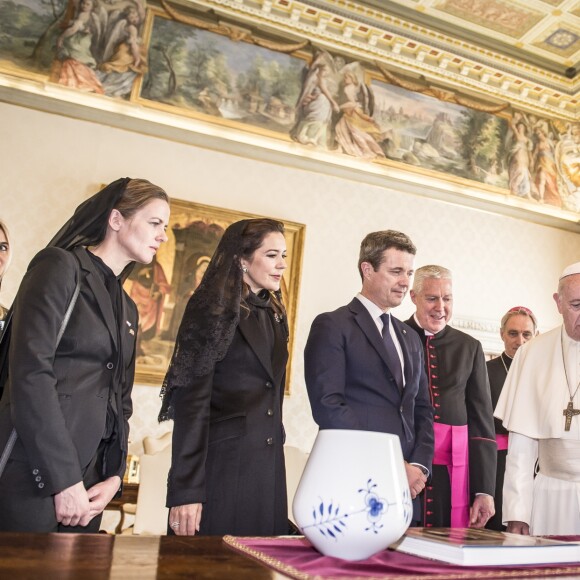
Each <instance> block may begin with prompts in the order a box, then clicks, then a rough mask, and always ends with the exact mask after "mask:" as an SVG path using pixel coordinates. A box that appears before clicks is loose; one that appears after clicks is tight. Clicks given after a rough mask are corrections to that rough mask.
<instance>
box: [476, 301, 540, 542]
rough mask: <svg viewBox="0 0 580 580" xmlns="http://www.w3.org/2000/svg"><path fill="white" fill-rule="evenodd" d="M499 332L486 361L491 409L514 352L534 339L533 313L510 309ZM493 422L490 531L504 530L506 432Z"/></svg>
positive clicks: (517, 308) (527, 310) (497, 421)
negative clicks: (496, 350)
mask: <svg viewBox="0 0 580 580" xmlns="http://www.w3.org/2000/svg"><path fill="white" fill-rule="evenodd" d="M499 333H500V336H501V339H502V340H503V344H504V346H505V350H504V351H503V352H502V353H501V354H500V355H499V356H498V357H496V358H493V359H491V360H488V361H487V374H488V375H489V386H490V389H491V403H492V406H493V408H494V409H495V406H496V405H497V401H498V399H499V396H500V394H501V391H502V389H503V384H504V383H505V380H506V377H507V374H508V371H509V369H510V366H511V364H512V361H513V358H514V356H515V354H516V351H517V350H518V348H520V346H522V344H525V343H526V342H528V340H531V339H532V338H534V336H536V334H537V333H538V331H537V322H536V317H535V316H534V313H533V312H532V311H531V310H530V309H529V308H526V307H525V306H514V307H513V308H510V309H509V310H508V311H507V312H506V313H505V314H504V315H503V318H502V319H501V324H500V329H499ZM494 422H495V440H496V443H497V471H496V477H495V498H494V499H495V515H494V516H493V517H492V518H491V519H490V520H489V521H488V522H487V525H486V526H485V527H486V528H488V529H490V530H500V531H501V530H505V529H506V528H505V526H504V525H503V524H502V511H501V508H502V503H503V480H504V474H505V460H506V457H507V449H508V434H509V432H508V430H507V429H506V428H505V427H504V426H503V425H502V422H501V421H500V420H499V419H494Z"/></svg>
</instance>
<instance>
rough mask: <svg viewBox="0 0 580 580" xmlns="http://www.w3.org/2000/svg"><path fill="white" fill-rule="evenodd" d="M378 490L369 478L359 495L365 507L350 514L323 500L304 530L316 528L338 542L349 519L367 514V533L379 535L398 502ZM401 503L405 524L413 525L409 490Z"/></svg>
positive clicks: (404, 492) (405, 491) (406, 490)
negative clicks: (387, 497) (390, 509)
mask: <svg viewBox="0 0 580 580" xmlns="http://www.w3.org/2000/svg"><path fill="white" fill-rule="evenodd" d="M376 488H377V484H376V483H373V480H372V478H369V479H368V480H367V483H366V487H363V488H360V489H359V490H358V493H361V494H364V507H362V508H361V509H360V510H356V511H353V512H350V513H346V512H344V511H341V509H340V506H339V505H335V504H334V502H333V501H331V502H330V503H328V504H326V503H325V502H324V501H323V500H321V502H320V504H319V505H318V506H317V507H314V508H313V509H312V519H313V520H314V521H313V523H312V524H309V525H307V526H303V528H302V530H305V529H307V528H313V527H314V528H317V529H318V531H319V532H320V533H321V534H322V535H323V536H324V537H329V536H330V537H332V538H334V539H335V540H338V537H339V535H340V534H343V533H344V531H345V530H346V528H347V522H346V520H347V519H348V517H349V516H353V515H355V514H360V513H362V512H366V514H367V520H368V522H369V524H370V525H369V526H368V527H365V532H369V531H370V532H373V533H375V534H378V533H379V530H380V529H381V528H383V526H384V524H381V523H380V521H381V519H382V518H383V516H384V515H385V514H386V513H387V512H388V511H389V508H391V507H392V506H395V505H397V502H396V501H389V500H387V499H385V498H382V497H380V496H379V495H378V493H377V491H376ZM401 503H402V506H403V517H404V518H405V523H406V524H407V525H409V524H410V523H411V517H412V513H413V505H412V502H411V494H410V492H409V489H408V488H405V489H404V490H403V497H402V501H401Z"/></svg>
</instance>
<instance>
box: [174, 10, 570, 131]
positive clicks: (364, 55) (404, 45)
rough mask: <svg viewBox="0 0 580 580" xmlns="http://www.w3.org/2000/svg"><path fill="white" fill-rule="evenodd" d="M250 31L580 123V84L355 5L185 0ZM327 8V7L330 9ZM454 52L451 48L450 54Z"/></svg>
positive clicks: (530, 110) (494, 100)
mask: <svg viewBox="0 0 580 580" xmlns="http://www.w3.org/2000/svg"><path fill="white" fill-rule="evenodd" d="M178 3H181V4H182V5H189V6H192V7H194V8H197V9H199V8H200V7H203V8H205V9H206V10H211V11H212V12H213V14H215V15H216V16H217V17H218V18H219V17H222V18H227V17H232V18H233V17H235V18H236V19H237V20H243V21H244V22H247V23H248V25H249V26H253V27H257V28H260V29H261V30H264V31H270V32H272V33H275V32H276V31H284V32H285V33H286V34H287V33H288V32H290V33H294V34H295V35H296V37H297V38H304V37H305V36H306V37H308V38H309V39H310V42H311V43H312V44H315V45H318V46H320V47H324V48H326V49H329V50H334V51H338V52H342V53H345V54H348V55H349V56H350V57H351V58H355V59H356V58H360V59H362V60H369V59H372V60H377V61H379V62H381V63H382V64H383V65H386V66H388V67H391V68H392V69H394V70H395V71H397V72H399V74H400V73H401V72H402V73H404V74H406V75H409V76H411V77H415V78H417V77H425V78H426V79H428V80H429V82H431V83H439V84H441V85H443V86H446V87H454V88H457V89H460V90H462V91H463V92H465V93H467V94H472V95H477V96H479V97H480V98H482V97H483V98H487V99H489V100H491V101H492V102H498V103H501V102H506V101H507V102H509V103H510V104H511V105H512V106H513V107H514V108H518V109H523V110H527V111H529V112H533V113H536V114H540V115H544V116H549V117H555V118H560V119H563V120H569V121H576V120H578V117H579V113H580V108H579V103H580V94H579V91H580V81H578V80H572V79H568V78H565V77H562V76H561V75H557V74H555V73H553V72H550V71H547V70H544V69H541V68H538V67H533V66H531V65H529V64H526V63H524V62H522V61H518V60H516V59H511V58H508V57H506V56H505V55H502V54H500V53H494V52H493V51H491V50H488V49H485V48H481V47H478V46H476V45H475V44H469V43H467V42H465V41H462V40H458V39H454V38H452V37H449V36H446V35H444V34H441V33H438V32H434V31H432V30H428V29H426V28H424V27H421V26H418V25H415V24H413V23H410V22H405V21H403V20H402V19H400V18H396V17H392V16H389V15H387V14H385V13H381V12H379V11H377V10H374V9H372V8H369V7H364V6H362V5H360V4H357V3H355V2H351V1H348V0H325V1H324V2H323V3H322V2H314V1H312V0H310V1H309V0H191V1H188V0H180V2H178ZM320 4H324V6H325V8H323V7H321V6H320ZM444 47H448V48H444Z"/></svg>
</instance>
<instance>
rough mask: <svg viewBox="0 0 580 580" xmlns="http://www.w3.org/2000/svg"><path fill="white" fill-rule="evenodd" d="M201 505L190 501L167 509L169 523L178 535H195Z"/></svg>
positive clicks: (197, 528) (199, 519) (199, 518)
mask: <svg viewBox="0 0 580 580" xmlns="http://www.w3.org/2000/svg"><path fill="white" fill-rule="evenodd" d="M202 509H203V505H202V504H200V503H190V504H186V505H179V506H176V507H172V508H171V509H170V510H169V525H170V526H171V529H172V530H173V531H174V532H175V534H176V535H178V536H195V532H199V523H200V522H201V511H202Z"/></svg>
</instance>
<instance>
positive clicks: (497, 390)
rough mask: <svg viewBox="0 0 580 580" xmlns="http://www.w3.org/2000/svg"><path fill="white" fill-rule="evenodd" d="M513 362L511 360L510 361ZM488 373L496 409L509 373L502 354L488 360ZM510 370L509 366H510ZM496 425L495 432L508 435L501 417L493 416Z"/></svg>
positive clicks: (492, 404) (493, 405)
mask: <svg viewBox="0 0 580 580" xmlns="http://www.w3.org/2000/svg"><path fill="white" fill-rule="evenodd" d="M510 362H511V361H510ZM486 364H487V374H488V376H489V388H490V391H491V406H492V407H493V408H494V409H495V407H496V405H497V402H498V400H499V396H500V395H501V391H502V389H503V384H504V383H505V380H506V377H507V373H506V370H505V367H504V366H503V363H502V360H501V356H498V357H496V358H493V359H491V360H488V361H487V363H486ZM508 370H509V366H508ZM493 422H494V425H495V432H496V433H501V434H502V435H507V434H508V433H509V431H508V430H507V429H506V428H505V427H504V426H503V423H502V422H501V420H500V419H496V418H495V417H494V418H493Z"/></svg>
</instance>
